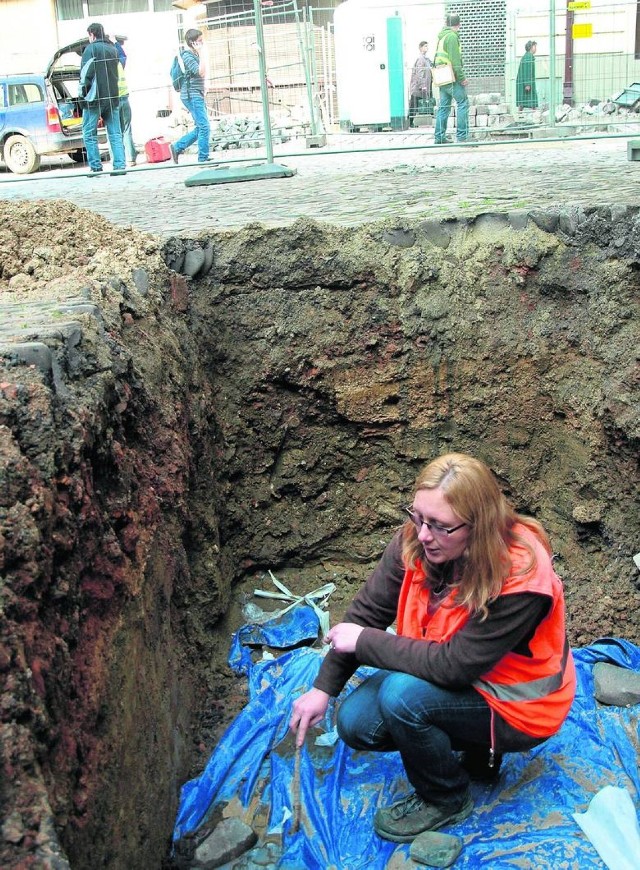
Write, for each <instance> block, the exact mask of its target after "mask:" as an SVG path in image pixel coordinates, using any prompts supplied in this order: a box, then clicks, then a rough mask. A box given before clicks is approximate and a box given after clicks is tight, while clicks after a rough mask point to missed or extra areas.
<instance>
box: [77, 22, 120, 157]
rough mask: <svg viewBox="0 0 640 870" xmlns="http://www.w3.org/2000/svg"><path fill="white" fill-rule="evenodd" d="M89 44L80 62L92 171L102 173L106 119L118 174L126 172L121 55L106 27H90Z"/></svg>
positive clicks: (84, 130) (84, 124)
mask: <svg viewBox="0 0 640 870" xmlns="http://www.w3.org/2000/svg"><path fill="white" fill-rule="evenodd" d="M87 33H88V34H89V45H88V46H87V47H86V48H85V50H84V51H83V53H82V60H81V63H80V96H81V97H82V99H83V100H84V106H83V109H82V137H83V139H84V146H85V148H86V149H87V159H88V161H89V167H90V169H91V171H92V172H102V162H101V160H100V150H99V148H98V121H99V120H100V118H102V120H103V122H104V125H105V127H106V130H107V136H108V138H109V147H110V148H111V156H112V158H113V169H114V172H125V171H126V170H125V162H124V161H125V157H124V145H123V143H122V131H121V129H120V115H119V113H118V105H119V97H118V53H117V51H116V49H115V46H114V45H112V43H111V42H109V40H108V39H107V37H106V36H105V32H104V28H103V26H102V24H90V25H89V27H87Z"/></svg>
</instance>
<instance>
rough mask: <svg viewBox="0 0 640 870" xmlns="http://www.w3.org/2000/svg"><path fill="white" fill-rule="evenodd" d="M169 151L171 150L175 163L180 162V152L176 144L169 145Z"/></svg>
mask: <svg viewBox="0 0 640 870" xmlns="http://www.w3.org/2000/svg"><path fill="white" fill-rule="evenodd" d="M169 151H171V159H172V160H173V162H174V163H177V162H178V152H177V151H176V149H175V146H174V145H169Z"/></svg>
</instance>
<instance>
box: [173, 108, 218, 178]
mask: <svg viewBox="0 0 640 870" xmlns="http://www.w3.org/2000/svg"><path fill="white" fill-rule="evenodd" d="M182 102H183V103H184V105H185V107H186V108H187V109H188V111H189V114H190V115H191V117H192V118H193V123H194V124H195V125H196V126H195V128H194V129H193V130H189V132H188V133H186V134H185V135H184V136H183V137H182V138H181V139H178V141H177V142H176V143H174V146H173V147H174V148H175V150H176V154H182V152H183V151H184V150H185V148H188V147H189V145H193V143H194V142H195V141H196V139H197V140H198V161H199V162H200V163H204V161H205V160H208V159H209V115H208V114H207V107H206V105H205V102H204V97H203V96H202V95H201V94H191V96H190V97H189V99H185V98H184V97H182Z"/></svg>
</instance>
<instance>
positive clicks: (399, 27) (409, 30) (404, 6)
mask: <svg viewBox="0 0 640 870" xmlns="http://www.w3.org/2000/svg"><path fill="white" fill-rule="evenodd" d="M444 17H445V6H444V3H434V4H425V3H420V4H419V3H416V2H415V0H405V2H402V0H401V2H396V3H390V2H389V0H345V2H344V3H342V4H341V5H340V6H338V7H337V9H336V10H335V13H334V38H335V59H336V89H337V95H338V112H339V119H340V127H341V129H343V130H352V129H353V128H354V127H364V126H366V127H374V128H375V127H377V128H384V127H390V128H391V129H393V130H402V129H404V128H405V127H407V126H408V117H407V116H408V107H409V82H410V79H411V69H412V67H413V64H414V61H415V60H416V58H417V56H418V43H420V42H421V41H422V40H426V41H427V42H428V43H429V50H428V52H427V54H428V56H429V57H430V58H431V59H432V60H433V55H434V53H435V50H436V43H437V37H438V33H439V32H440V30H441V29H442V26H443V22H444Z"/></svg>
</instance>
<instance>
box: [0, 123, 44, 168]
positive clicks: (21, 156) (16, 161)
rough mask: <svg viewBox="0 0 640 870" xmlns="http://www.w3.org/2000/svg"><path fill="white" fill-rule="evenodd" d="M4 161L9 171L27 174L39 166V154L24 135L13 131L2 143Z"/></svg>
mask: <svg viewBox="0 0 640 870" xmlns="http://www.w3.org/2000/svg"><path fill="white" fill-rule="evenodd" d="M3 159H4V162H5V163H6V164H7V169H9V170H10V172H15V173H16V174H17V175H28V174H29V173H30V172H35V171H36V170H37V169H38V168H39V166H40V155H39V154H36V149H35V148H34V147H33V145H32V144H31V142H30V141H29V140H28V139H27V137H26V136H21V135H20V134H19V133H14V135H13V136H9V138H8V139H7V141H6V142H5V143H4V152H3Z"/></svg>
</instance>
